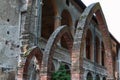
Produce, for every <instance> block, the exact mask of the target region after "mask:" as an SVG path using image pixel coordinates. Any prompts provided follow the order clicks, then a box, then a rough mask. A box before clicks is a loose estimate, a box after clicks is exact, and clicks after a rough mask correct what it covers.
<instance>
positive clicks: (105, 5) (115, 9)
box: [82, 0, 120, 42]
mask: <svg viewBox="0 0 120 80" xmlns="http://www.w3.org/2000/svg"><path fill="white" fill-rule="evenodd" d="M82 1H83V2H84V3H85V5H86V6H88V5H90V4H92V3H95V2H99V3H100V5H101V7H102V11H103V13H104V16H105V19H106V22H107V26H108V29H109V32H110V33H111V34H112V35H113V36H114V37H115V38H116V40H117V41H118V42H120V26H119V25H120V9H119V8H120V3H119V0H82Z"/></svg>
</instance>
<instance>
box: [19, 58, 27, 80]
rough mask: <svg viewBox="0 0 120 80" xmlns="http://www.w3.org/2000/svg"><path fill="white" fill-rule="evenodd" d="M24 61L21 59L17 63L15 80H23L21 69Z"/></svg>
mask: <svg viewBox="0 0 120 80" xmlns="http://www.w3.org/2000/svg"><path fill="white" fill-rule="evenodd" d="M25 61H26V59H21V62H20V63H19V65H18V71H17V80H23V70H24V65H25Z"/></svg>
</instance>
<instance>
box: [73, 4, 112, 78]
mask: <svg viewBox="0 0 120 80" xmlns="http://www.w3.org/2000/svg"><path fill="white" fill-rule="evenodd" d="M93 15H95V17H96V19H97V22H98V29H99V30H100V32H101V33H102V37H103V42H104V45H105V46H104V47H105V59H106V60H105V67H106V68H107V73H108V74H107V78H110V79H114V76H113V63H112V55H111V42H110V35H109V31H108V28H107V24H106V21H105V18H104V15H103V12H102V10H101V7H100V4H99V3H94V4H91V5H90V6H88V7H87V8H86V9H85V10H84V12H83V13H82V14H81V16H80V19H79V22H80V23H81V24H78V25H77V30H76V33H75V36H74V41H75V42H73V49H72V59H73V60H72V72H71V73H72V79H75V80H76V79H77V80H80V79H82V78H83V73H82V71H83V69H82V68H83V60H84V59H83V57H84V56H83V53H81V54H80V52H79V51H81V46H83V38H84V35H83V34H84V30H85V28H86V27H88V25H89V24H90V22H91V19H92V17H93ZM79 33H80V34H79ZM78 40H80V41H78ZM77 49H80V50H78V52H77V51H76V50H77ZM74 53H75V54H74ZM75 55H77V56H75ZM106 55H109V58H108V56H106ZM79 65H81V66H80V67H79V68H78V69H77V70H80V71H81V73H79V71H77V70H76V66H79ZM75 70H76V71H75ZM76 75H77V76H76Z"/></svg>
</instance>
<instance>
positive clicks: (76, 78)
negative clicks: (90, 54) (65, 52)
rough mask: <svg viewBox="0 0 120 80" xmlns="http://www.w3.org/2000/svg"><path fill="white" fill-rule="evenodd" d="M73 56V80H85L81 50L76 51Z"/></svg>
mask: <svg viewBox="0 0 120 80" xmlns="http://www.w3.org/2000/svg"><path fill="white" fill-rule="evenodd" d="M72 54H73V55H72V67H71V80H83V78H84V77H83V73H84V69H83V58H80V57H79V56H80V51H79V50H75V51H74V52H73V53H72ZM82 57H83V56H82Z"/></svg>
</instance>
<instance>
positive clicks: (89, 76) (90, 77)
mask: <svg viewBox="0 0 120 80" xmlns="http://www.w3.org/2000/svg"><path fill="white" fill-rule="evenodd" d="M86 80H93V77H92V74H91V73H90V72H89V73H88V74H87V79H86Z"/></svg>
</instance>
